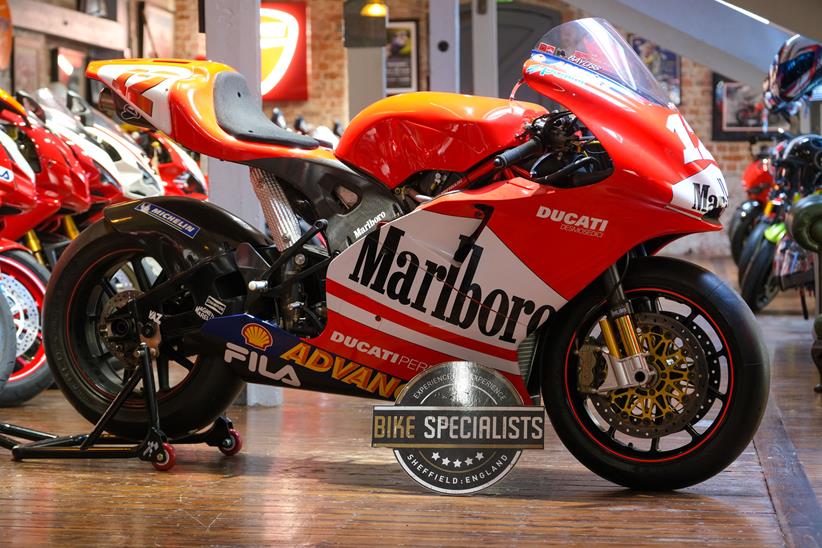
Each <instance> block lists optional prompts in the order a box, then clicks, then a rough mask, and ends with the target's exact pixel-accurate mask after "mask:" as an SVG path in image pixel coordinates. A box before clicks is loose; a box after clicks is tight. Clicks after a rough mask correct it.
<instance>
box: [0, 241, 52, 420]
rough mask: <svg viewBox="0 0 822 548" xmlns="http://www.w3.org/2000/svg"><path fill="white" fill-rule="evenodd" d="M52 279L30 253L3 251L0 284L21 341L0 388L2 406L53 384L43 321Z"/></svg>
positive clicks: (25, 399) (34, 394)
mask: <svg viewBox="0 0 822 548" xmlns="http://www.w3.org/2000/svg"><path fill="white" fill-rule="evenodd" d="M48 281H49V271H48V270H46V269H45V268H44V267H43V266H42V265H41V264H40V263H38V262H37V259H35V258H34V256H32V255H31V254H30V253H27V252H25V251H21V250H17V249H13V250H11V251H6V252H4V253H2V254H0V285H2V288H3V293H4V295H5V297H6V301H7V302H8V304H9V307H10V308H11V312H12V316H13V318H14V328H15V335H16V344H17V351H16V356H15V363H14V371H12V374H11V377H9V381H8V383H7V384H6V387H5V388H4V389H3V391H2V392H0V406H12V405H19V404H21V403H23V402H26V401H28V400H30V399H31V398H33V397H34V396H36V395H37V394H39V393H40V392H42V391H43V390H45V389H46V388H48V387H49V386H51V383H52V376H51V371H50V370H49V368H48V366H47V365H46V351H45V345H44V344H43V330H42V321H41V320H42V318H41V313H42V310H43V301H44V299H45V295H46V286H47V285H48Z"/></svg>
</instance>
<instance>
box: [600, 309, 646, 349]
mask: <svg viewBox="0 0 822 548" xmlns="http://www.w3.org/2000/svg"><path fill="white" fill-rule="evenodd" d="M614 323H616V327H617V331H618V332H619V342H621V343H622V348H624V349H625V356H623V355H622V353H621V352H620V350H619V344H617V338H616V335H615V334H614V328H613V327H611V321H610V320H609V319H608V318H607V317H606V318H602V319H601V320H599V328H600V330H601V331H602V338H603V339H605V346H606V347H607V348H608V352H609V353H610V354H611V355H612V356H613V357H615V358H622V357H628V356H636V355H637V354H639V353H640V351H641V350H640V346H639V340H638V339H637V338H636V328H634V322H633V320H631V315H630V314H625V315H624V316H620V317H619V318H616V319H615V320H614Z"/></svg>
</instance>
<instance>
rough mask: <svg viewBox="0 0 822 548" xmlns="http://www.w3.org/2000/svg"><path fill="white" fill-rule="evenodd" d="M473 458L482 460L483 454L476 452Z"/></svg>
mask: <svg viewBox="0 0 822 548" xmlns="http://www.w3.org/2000/svg"><path fill="white" fill-rule="evenodd" d="M474 458H475V459H477V460H482V459H484V458H485V455H483V454H482V453H479V452H478V453H477V454H476V455H474Z"/></svg>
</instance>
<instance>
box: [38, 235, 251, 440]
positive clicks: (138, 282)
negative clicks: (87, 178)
mask: <svg viewBox="0 0 822 548" xmlns="http://www.w3.org/2000/svg"><path fill="white" fill-rule="evenodd" d="M177 272H178V271H177V270H176V269H175V267H174V266H173V265H172V264H171V263H170V261H169V260H168V259H167V258H164V257H155V256H152V255H151V254H150V253H149V251H148V246H146V245H144V244H143V243H142V242H141V240H140V239H139V238H135V237H129V236H125V235H122V234H119V233H109V232H107V231H106V230H105V227H104V225H103V224H102V223H98V224H97V225H95V226H93V227H91V228H90V229H88V230H86V231H84V232H83V233H82V234H81V235H80V237H79V238H78V239H77V240H76V241H75V242H74V243H73V244H72V245H71V246H70V247H69V248H68V249H67V250H66V252H65V255H64V256H63V257H61V259H60V261H59V262H58V264H57V267H56V268H55V271H54V274H53V277H52V283H51V285H50V287H49V293H48V297H47V299H46V308H45V314H44V317H45V323H44V328H45V332H46V336H47V337H48V340H49V343H50V344H49V345H48V348H47V353H48V358H49V363H50V365H51V367H52V369H53V371H54V376H55V380H56V382H57V384H58V386H59V387H60V389H61V390H62V391H63V393H64V394H65V395H66V397H67V398H68V400H69V401H70V402H71V403H72V405H74V407H75V408H76V409H77V411H79V412H80V414H82V415H83V416H84V417H86V418H87V419H88V420H89V421H91V422H95V421H96V420H97V419H98V418H99V417H100V415H101V414H102V413H103V411H104V410H105V408H106V407H107V406H108V405H109V404H110V403H111V401H112V400H113V398H114V397H115V396H116V394H117V393H118V392H119V391H120V389H121V388H122V387H123V384H124V382H125V379H127V378H128V375H129V374H130V373H131V372H132V371H134V369H135V368H136V367H139V361H138V360H137V358H135V357H134V349H135V348H136V347H137V345H138V344H139V340H140V339H139V335H138V334H136V333H135V334H134V336H133V337H131V336H130V335H131V333H130V332H129V329H133V330H136V328H135V327H134V325H133V322H129V320H128V319H124V320H112V318H113V317H115V316H117V315H118V312H117V311H121V310H123V307H124V306H125V307H127V303H128V302H129V301H130V300H131V299H133V298H135V297H136V296H138V295H140V294H141V293H143V292H144V291H147V290H148V289H150V288H151V287H154V286H156V285H157V284H159V283H162V282H163V281H165V280H167V279H169V278H170V277H172V276H173V275H174V274H176V273H177ZM193 307H194V303H193V301H192V297H191V293H190V291H189V290H188V289H186V288H185V287H181V290H180V292H179V293H178V295H177V296H175V298H174V299H169V300H167V301H166V302H164V303H163V305H162V306H161V309H160V310H157V312H158V313H159V314H161V317H162V316H174V315H176V314H181V313H186V312H188V311H190V310H191V309H193ZM230 308H231V307H229V308H228V309H227V310H226V312H225V313H226V314H232V313H236V312H238V311H236V310H231V309H230ZM154 367H155V378H156V384H157V399H158V404H159V411H160V422H161V426H162V429H163V431H164V432H165V433H166V434H167V435H168V436H169V437H171V438H175V437H178V436H181V435H184V434H187V433H189V432H192V431H195V430H198V429H200V428H203V427H205V426H207V425H208V424H210V423H211V422H213V421H214V419H215V418H216V417H217V416H219V415H220V414H221V413H222V412H223V411H224V410H225V409H226V407H228V406H229V405H230V404H231V403H232V402H233V401H234V399H235V398H236V396H237V394H238V393H239V392H240V390H241V388H242V386H243V382H242V381H241V380H240V379H239V378H238V377H237V376H236V375H234V374H233V373H232V372H231V371H230V370H229V369H228V368H227V367H225V365H224V364H223V363H222V355H221V353H220V352H216V351H213V349H212V351H209V349H207V348H206V347H204V346H203V344H202V341H201V340H200V339H198V338H197V336H196V335H190V336H181V337H179V338H177V339H164V340H163V341H162V343H161V345H160V355H159V356H158V357H157V358H156V359H155V363H154ZM107 430H108V431H109V432H111V433H113V434H117V435H120V436H125V437H129V438H135V439H138V438H142V437H143V436H144V435H145V433H146V430H147V412H146V403H145V399H144V397H143V396H142V386H141V385H138V388H137V390H135V393H134V394H133V395H132V397H131V398H129V399H128V400H127V401H126V403H125V405H124V406H123V408H122V409H121V411H120V412H119V413H117V415H116V416H115V418H114V419H113V420H112V421H111V422H110V423H109V427H108V428H107Z"/></svg>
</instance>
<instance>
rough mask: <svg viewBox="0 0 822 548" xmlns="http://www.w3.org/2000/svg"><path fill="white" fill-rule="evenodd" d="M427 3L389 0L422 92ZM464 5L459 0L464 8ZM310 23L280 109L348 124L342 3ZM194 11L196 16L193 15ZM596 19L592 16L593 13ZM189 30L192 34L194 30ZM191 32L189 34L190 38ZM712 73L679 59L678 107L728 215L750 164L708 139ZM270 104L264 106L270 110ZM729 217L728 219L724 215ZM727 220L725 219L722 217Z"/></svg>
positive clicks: (716, 243) (696, 242) (184, 11)
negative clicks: (295, 96) (403, 26)
mask: <svg viewBox="0 0 822 548" xmlns="http://www.w3.org/2000/svg"><path fill="white" fill-rule="evenodd" d="M428 1H429V0H388V1H387V3H388V6H389V17H390V18H393V19H416V20H418V21H419V26H418V28H419V44H420V61H419V68H420V74H419V76H420V77H419V80H420V86H421V88H422V89H425V88H426V87H427V80H428V56H427V41H428V38H427V31H428V12H427V10H428ZM465 1H466V0H463V3H465ZM519 1H520V2H521V3H526V4H534V5H540V6H544V7H547V8H550V9H554V10H556V11H558V12H559V13H560V14H561V16H562V20H563V21H570V20H573V19H578V18H580V17H586V16H587V15H588V14H587V13H585V12H583V11H582V10H579V9H577V8H574V7H572V6H569V5H568V4H566V3H565V2H563V1H562V0H519ZM307 4H308V8H309V15H310V21H311V36H310V41H311V43H310V53H309V57H310V70H311V72H310V76H309V78H310V89H309V94H310V97H311V99H310V100H309V101H305V102H297V101H291V102H282V103H281V104H280V105H279V106H280V108H281V109H283V110H284V112H285V113H286V116H287V117H288V118H289V120H291V119H293V117H294V116H295V115H297V114H303V115H304V116H305V117H306V119H307V120H309V121H310V122H312V123H315V124H317V123H324V124H330V123H331V122H332V121H333V120H335V119H338V120H341V121H344V122H345V121H347V119H348V112H347V110H348V109H347V104H348V96H347V92H348V84H347V77H346V69H345V67H346V54H345V49H344V48H343V46H342V1H341V0H308V1H307ZM192 10H194V11H192ZM594 15H596V14H594ZM177 18H178V19H177V37H176V40H177V42H176V46H177V54H178V55H179V56H181V57H192V56H194V55H196V53H197V52H198V51H201V49H200V48H201V47H202V46H201V43H200V42H198V38H196V36H195V35H196V26H197V22H196V0H177ZM192 29H193V30H192ZM192 33H193V34H192ZM711 103H712V82H711V70H710V69H708V68H707V67H705V66H703V65H700V64H698V63H696V62H694V61H692V60H690V59H687V58H683V59H682V104H681V105H680V110H681V111H682V113H683V115H684V116H685V117H686V118H687V119H688V121H689V122H690V124H691V126H692V127H693V129H694V130H695V131H696V133H697V134H698V135H699V136H700V137H701V139H702V141H703V142H704V143H705V146H707V147H708V149H709V150H710V151H711V152H712V153H713V155H714V156H715V157H716V159H717V161H718V162H719V165H720V167H721V168H722V170H723V172H724V173H725V176H726V179H727V182H728V186H729V190H730V192H731V205H730V207H729V210H732V209H733V208H735V207H736V205H737V204H738V203H739V202H740V201H741V200H742V197H743V192H742V189H741V184H740V177H741V174H742V171H743V170H744V169H745V166H746V165H747V164H748V162H749V161H750V154H749V149H748V145H747V143H731V142H721V143H718V142H713V141H712V140H711V138H710V137H711ZM272 106H273V105H271V104H267V105H266V110H267V111H270V109H271V107H272ZM726 215H729V214H726ZM726 220H727V218H726ZM726 242H727V238H726V237H725V235H724V233H722V234H709V235H698V236H696V237H689V238H684V239H683V240H681V241H679V242H676V243H675V244H673V245H672V246H671V247H670V248H669V250H670V251H672V252H674V253H681V254H687V253H696V254H701V255H717V254H726V253H727V252H728V248H727V243H726Z"/></svg>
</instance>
